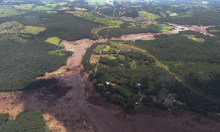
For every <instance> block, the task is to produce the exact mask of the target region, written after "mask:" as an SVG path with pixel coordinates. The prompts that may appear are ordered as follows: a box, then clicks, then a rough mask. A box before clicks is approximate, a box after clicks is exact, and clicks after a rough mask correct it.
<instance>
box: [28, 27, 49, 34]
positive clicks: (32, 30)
mask: <svg viewBox="0 0 220 132" xmlns="http://www.w3.org/2000/svg"><path fill="white" fill-rule="evenodd" d="M45 29H46V28H44V27H34V26H26V30H25V32H24V33H30V34H34V35H36V34H38V33H39V32H42V31H44V30H45Z"/></svg>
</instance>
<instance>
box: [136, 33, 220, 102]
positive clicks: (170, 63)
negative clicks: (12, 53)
mask: <svg viewBox="0 0 220 132" xmlns="http://www.w3.org/2000/svg"><path fill="white" fill-rule="evenodd" d="M184 34H189V35H195V36H197V37H199V38H203V39H205V42H203V43H201V42H197V41H193V40H190V39H186V37H185V36H184ZM218 40H219V37H209V36H204V35H203V34H200V33H197V32H192V31H187V32H181V33H180V34H176V35H169V36H168V35H161V36H157V37H156V39H155V40H153V41H138V42H137V45H136V46H138V47H140V48H144V49H147V50H148V51H149V53H151V54H152V55H154V56H155V57H156V58H158V59H159V60H161V61H162V62H163V63H164V64H165V65H167V67H168V68H169V69H170V70H171V71H173V72H175V73H177V74H178V75H180V76H181V77H182V78H184V79H185V80H186V81H187V82H189V83H191V84H192V85H194V86H196V87H198V88H200V89H201V90H203V91H204V92H206V93H208V94H211V95H213V96H215V97H217V98H219V94H220V89H219V84H220V78H219V75H220V73H219V68H220V67H219V63H220V58H219V55H220V45H219V44H218Z"/></svg>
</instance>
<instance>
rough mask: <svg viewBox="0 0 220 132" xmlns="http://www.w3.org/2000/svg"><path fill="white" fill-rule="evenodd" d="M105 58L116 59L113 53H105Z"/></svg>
mask: <svg viewBox="0 0 220 132" xmlns="http://www.w3.org/2000/svg"><path fill="white" fill-rule="evenodd" d="M105 57H106V58H108V59H110V60H115V59H117V57H115V56H114V55H108V54H107V55H105Z"/></svg>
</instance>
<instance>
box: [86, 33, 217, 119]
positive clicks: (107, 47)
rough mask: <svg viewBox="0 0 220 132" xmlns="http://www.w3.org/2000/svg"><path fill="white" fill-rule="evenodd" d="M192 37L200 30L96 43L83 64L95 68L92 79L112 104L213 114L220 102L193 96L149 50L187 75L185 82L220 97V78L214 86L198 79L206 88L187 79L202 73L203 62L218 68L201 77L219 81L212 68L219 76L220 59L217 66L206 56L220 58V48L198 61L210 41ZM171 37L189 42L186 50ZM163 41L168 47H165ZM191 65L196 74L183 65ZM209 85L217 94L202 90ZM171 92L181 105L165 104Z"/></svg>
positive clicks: (91, 68) (184, 46) (172, 68)
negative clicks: (190, 38)
mask: <svg viewBox="0 0 220 132" xmlns="http://www.w3.org/2000/svg"><path fill="white" fill-rule="evenodd" d="M192 33H194V32H183V33H182V34H178V35H176V36H175V37H174V36H172V35H171V36H170V38H168V37H167V36H165V35H164V36H158V37H157V39H156V40H153V41H138V42H121V41H114V42H108V43H96V44H94V45H92V46H91V47H90V48H89V49H87V52H86V54H85V55H84V57H83V61H82V63H83V65H84V66H85V68H86V69H87V70H90V75H89V77H90V80H91V81H94V87H95V88H97V89H98V91H100V92H101V94H102V95H103V96H104V97H106V99H107V100H108V101H112V102H114V103H117V104H121V105H122V106H124V107H125V109H131V108H136V107H138V106H136V105H135V102H136V104H137V102H138V104H139V101H140V100H141V101H142V102H141V104H142V105H145V106H154V107H155V108H159V109H163V110H166V109H167V107H169V108H172V107H173V108H175V107H178V108H184V109H189V110H191V111H195V112H199V113H202V114H204V115H207V112H220V104H219V103H216V102H214V101H213V100H209V99H207V98H206V97H203V96H201V95H200V94H197V93H194V92H192V91H191V90H190V89H189V88H188V87H187V86H185V85H184V84H183V83H182V82H179V81H178V80H176V79H175V78H174V76H173V75H172V74H170V73H169V72H167V71H166V70H164V69H163V68H161V67H160V66H159V67H158V65H159V63H156V64H155V61H157V60H155V59H154V58H152V57H151V56H148V54H147V52H146V50H145V49H147V50H148V51H149V52H150V53H152V55H155V56H156V57H157V58H158V59H159V60H160V61H161V62H163V63H164V65H165V66H167V68H169V69H170V70H171V71H173V72H175V73H177V74H178V75H180V76H181V77H186V78H184V79H186V80H187V81H188V82H189V83H191V84H193V85H195V86H197V87H199V88H201V89H202V90H204V91H205V90H207V91H205V92H207V93H208V94H212V95H213V96H215V95H216V97H217V95H218V94H216V93H218V92H219V91H218V90H219V89H218V88H214V87H215V86H218V85H215V84H216V83H218V80H216V83H214V82H212V83H209V84H208V83H207V82H204V81H201V80H199V79H197V81H200V82H199V83H198V82H197V83H198V84H200V85H196V82H195V81H194V82H193V81H189V80H190V79H192V78H187V77H188V76H184V74H191V75H195V72H198V71H197V70H199V69H198V66H199V65H196V64H201V63H202V64H204V65H207V66H210V64H212V65H211V67H213V68H212V69H208V70H205V69H206V68H207V67H205V66H204V67H202V68H204V69H201V70H202V72H203V73H204V74H205V75H206V76H197V77H200V78H202V79H205V78H206V77H212V79H213V80H214V79H216V78H215V75H213V74H211V73H212V72H211V73H210V70H213V72H217V71H214V70H215V69H214V67H216V64H215V63H218V61H219V60H218V58H216V59H214V58H213V57H212V58H213V59H214V60H212V61H213V62H209V61H211V60H209V59H208V58H207V59H205V57H210V56H209V54H212V55H213V56H215V55H214V54H215V52H216V54H217V53H218V52H219V51H218V50H217V49H216V46H214V45H213V49H212V50H210V49H211V47H212V46H209V47H210V49H207V50H209V51H210V52H208V51H206V50H203V53H206V54H201V53H200V54H199V55H201V56H203V59H201V60H199V59H198V58H196V53H199V51H198V50H199V49H202V48H199V47H201V46H203V48H204V47H205V43H204V44H203V43H201V42H196V41H195V42H194V41H192V40H188V39H186V37H185V36H183V35H184V34H192ZM197 35H198V36H197V37H204V36H203V35H201V34H197ZM171 38H173V40H176V41H177V40H182V42H183V43H180V44H181V46H180V45H178V44H176V43H174V41H173V42H172V39H171ZM208 38H210V37H207V38H205V39H206V41H208ZM162 39H163V41H162ZM162 42H164V43H166V44H161V43H162ZM184 42H185V43H184ZM159 44H161V45H159ZM172 44H173V45H172ZM199 44H200V45H199ZM132 45H133V46H132ZM170 45H172V46H170ZM176 45H177V46H176ZM192 45H193V46H195V47H196V46H197V50H196V49H193V48H192V47H190V48H189V47H187V46H192ZM135 46H138V47H140V48H142V49H140V48H137V47H135ZM175 46H176V47H178V46H179V47H180V48H179V49H175V50H172V48H175ZM198 46H199V47H198ZM153 47H155V49H156V48H158V49H160V48H161V49H164V50H165V49H166V51H163V52H162V51H159V50H155V49H154V48H153ZM164 47H165V48H164ZM168 47H170V49H168ZM214 47H215V48H214ZM217 47H218V46H217ZM206 48H207V47H206ZM191 50H195V52H191ZM156 51H157V52H156ZM138 52H139V53H138ZM200 52H201V51H200ZM179 54H180V55H179ZM190 54H192V55H190ZM201 56H198V55H197V57H199V58H201ZM184 57H188V58H184ZM162 58H164V59H162ZM169 58H172V61H168V60H169ZM165 60H166V61H165ZM202 60H203V61H202ZM199 61H201V62H199ZM168 62H169V63H168ZM168 64H169V65H168ZM171 64H172V65H171ZM186 64H191V65H190V67H189V68H190V70H188V69H186V67H188V66H186V67H184V68H182V67H181V65H183V66H184V65H186ZM193 64H194V65H193ZM193 68H194V69H193ZM95 69H97V70H95ZM191 69H192V71H191ZM216 69H217V67H216ZM182 70H183V71H182ZM190 72H191V73H190ZM192 72H193V73H192ZM200 72H201V71H200ZM216 74H217V73H216ZM212 75H213V76H212ZM204 85H209V86H210V85H212V86H213V91H212V90H209V89H205V88H206V87H201V86H204ZM169 94H171V96H173V97H175V98H176V100H178V101H180V102H177V103H171V104H170V103H167V102H166V101H165V102H164V100H169V99H167V97H166V96H168V95H169ZM154 96H155V98H154ZM168 97H169V96H168ZM173 101H175V100H173ZM171 102H172V101H171ZM164 104H165V105H164Z"/></svg>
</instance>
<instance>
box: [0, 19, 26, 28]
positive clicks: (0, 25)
mask: <svg viewBox="0 0 220 132" xmlns="http://www.w3.org/2000/svg"><path fill="white" fill-rule="evenodd" d="M17 25H22V24H21V23H19V22H17V21H9V22H4V23H2V24H0V30H1V29H4V28H9V27H11V26H17Z"/></svg>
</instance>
